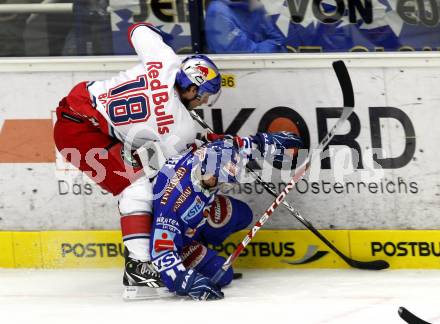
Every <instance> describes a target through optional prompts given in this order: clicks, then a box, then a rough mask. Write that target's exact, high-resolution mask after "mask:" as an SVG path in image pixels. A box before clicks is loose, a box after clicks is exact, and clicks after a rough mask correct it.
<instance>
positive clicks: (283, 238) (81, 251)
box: [0, 230, 440, 269]
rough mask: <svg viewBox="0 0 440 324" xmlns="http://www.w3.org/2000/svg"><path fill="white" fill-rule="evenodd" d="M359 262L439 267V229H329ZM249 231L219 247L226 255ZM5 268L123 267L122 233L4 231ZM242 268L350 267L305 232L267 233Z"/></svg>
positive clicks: (1, 262)
mask: <svg viewBox="0 0 440 324" xmlns="http://www.w3.org/2000/svg"><path fill="white" fill-rule="evenodd" d="M322 233H323V234H324V235H325V236H326V237H327V238H328V239H329V240H330V241H331V242H332V243H333V244H334V245H335V246H337V247H338V248H339V249H340V250H341V251H342V252H343V253H345V254H346V255H348V256H350V257H352V258H354V259H356V260H374V259H382V260H386V261H388V262H389V263H390V265H391V268H394V269H405V268H407V269H409V268H412V269H440V231H436V230H379V231H376V230H368V231H367V230H324V231H322ZM245 234H246V231H240V232H238V233H235V234H233V235H232V236H231V237H230V238H229V239H228V240H227V241H226V242H224V243H223V244H222V245H221V246H219V247H216V248H215V249H216V250H218V251H219V253H220V254H221V255H224V256H227V255H229V254H230V253H232V252H233V251H234V249H235V248H236V246H237V244H239V243H240V242H241V240H242V239H243V237H244V235H245ZM0 251H1V253H0V267H1V268H108V267H121V266H122V265H123V244H122V238H121V233H120V231H45V232H0ZM236 266H237V267H240V268H348V266H347V265H346V264H345V263H344V262H343V261H342V260H341V258H339V257H338V256H337V255H336V254H335V253H334V252H333V251H331V250H330V249H329V248H328V247H327V246H325V245H324V244H323V243H322V242H321V241H320V240H319V239H317V238H316V237H315V236H314V235H313V234H312V233H311V232H309V231H306V230H262V231H260V232H258V235H257V236H256V237H255V239H254V240H253V241H251V243H250V244H249V245H248V247H247V248H246V250H245V251H244V252H243V253H242V255H241V256H240V257H239V258H238V259H237V262H236Z"/></svg>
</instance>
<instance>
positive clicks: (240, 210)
mask: <svg viewBox="0 0 440 324" xmlns="http://www.w3.org/2000/svg"><path fill="white" fill-rule="evenodd" d="M233 208H234V217H236V219H237V221H236V224H237V225H236V228H235V231H239V230H242V229H244V228H246V227H247V226H248V225H249V224H250V223H251V222H252V219H253V213H252V209H251V208H250V207H249V206H248V204H246V203H244V202H243V201H240V200H236V199H234V206H233Z"/></svg>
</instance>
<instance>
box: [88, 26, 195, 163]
mask: <svg viewBox="0 0 440 324" xmlns="http://www.w3.org/2000/svg"><path fill="white" fill-rule="evenodd" d="M129 37H130V42H131V44H132V45H133V47H134V49H135V50H136V53H137V54H138V56H139V58H140V60H141V62H142V63H141V64H138V65H136V66H134V67H133V68H131V69H128V70H126V71H122V72H120V73H119V75H117V76H115V77H113V78H111V79H108V80H103V81H95V82H91V83H89V85H88V90H89V92H90V94H91V96H92V99H93V101H94V103H95V105H96V109H97V110H98V111H99V112H100V113H101V115H103V116H104V118H105V119H106V120H107V123H108V126H109V129H108V132H109V134H110V135H112V136H114V137H116V138H118V139H119V140H121V141H123V142H125V143H127V144H129V145H132V147H133V148H134V149H137V148H139V147H141V146H144V145H146V144H148V142H151V141H155V142H161V145H160V146H161V147H164V148H165V150H164V152H163V153H164V155H165V157H166V158H167V157H168V156H169V154H175V153H176V152H180V151H182V150H184V149H186V146H187V145H188V144H191V143H192V142H193V141H194V139H195V136H196V130H195V126H194V122H193V120H192V118H191V116H190V114H189V112H188V111H187V110H186V108H185V106H184V105H183V104H182V102H181V101H180V98H179V96H178V94H177V93H176V91H175V89H174V83H175V78H176V74H177V72H178V70H179V66H180V59H179V57H178V56H177V55H176V54H175V53H174V51H173V50H172V49H171V48H170V47H169V46H168V45H166V44H165V43H164V42H163V40H162V37H161V36H160V35H159V34H158V33H157V32H156V31H155V30H154V28H153V29H152V28H150V27H148V26H145V25H137V26H134V28H133V27H132V28H131V31H130V36H129Z"/></svg>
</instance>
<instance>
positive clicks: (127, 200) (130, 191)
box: [118, 177, 153, 216]
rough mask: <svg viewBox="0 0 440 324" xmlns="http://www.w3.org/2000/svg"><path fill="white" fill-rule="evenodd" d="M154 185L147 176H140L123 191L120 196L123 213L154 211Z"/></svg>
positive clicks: (120, 208) (120, 209) (120, 207)
mask: <svg viewBox="0 0 440 324" xmlns="http://www.w3.org/2000/svg"><path fill="white" fill-rule="evenodd" d="M152 199H153V196H152V186H151V183H150V182H149V181H148V179H146V178H144V177H143V178H140V179H138V180H136V181H135V182H134V183H132V184H131V185H129V186H128V187H127V188H125V189H124V191H122V193H121V196H120V198H119V204H118V205H119V212H120V213H121V215H122V216H123V215H129V214H133V213H139V212H142V213H149V214H151V213H152V210H153V206H152Z"/></svg>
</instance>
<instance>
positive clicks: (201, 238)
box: [150, 132, 302, 300]
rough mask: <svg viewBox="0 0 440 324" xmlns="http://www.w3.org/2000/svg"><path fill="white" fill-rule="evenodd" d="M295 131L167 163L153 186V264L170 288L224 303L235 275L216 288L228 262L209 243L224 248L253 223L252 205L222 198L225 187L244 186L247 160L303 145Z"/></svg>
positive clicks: (210, 147) (214, 145) (218, 144)
mask: <svg viewBox="0 0 440 324" xmlns="http://www.w3.org/2000/svg"><path fill="white" fill-rule="evenodd" d="M301 144H302V142H301V140H300V139H299V138H298V137H297V136H296V135H294V134H293V133H287V132H279V133H273V134H267V133H257V134H256V135H255V136H249V137H243V138H240V137H234V138H233V139H223V140H216V141H214V142H211V143H208V144H206V145H205V146H202V147H200V148H199V149H197V150H195V151H194V150H193V151H189V152H186V153H183V154H181V155H177V156H174V157H173V158H171V159H168V161H167V163H166V164H165V165H164V167H163V168H162V169H161V170H160V172H159V173H158V175H157V178H156V179H155V184H154V188H153V192H154V197H155V200H154V205H153V213H154V219H153V230H152V233H151V235H152V240H150V242H151V243H150V254H151V260H152V261H153V264H154V266H155V268H156V269H157V271H158V272H159V273H160V275H161V278H162V280H163V282H164V283H165V285H166V286H167V288H168V289H169V290H170V291H171V292H174V293H175V294H176V295H178V296H189V297H191V298H193V299H196V300H209V299H221V298H223V293H222V292H221V287H224V286H226V285H227V284H229V283H230V282H231V280H232V277H233V270H232V268H230V269H229V270H228V272H226V274H225V275H224V276H223V277H222V279H221V280H220V282H219V283H218V285H214V284H213V283H212V282H211V280H210V278H212V277H213V276H214V274H215V273H216V272H217V270H218V269H219V268H220V267H221V265H222V264H223V262H224V261H225V259H224V258H223V257H220V256H218V255H217V252H215V251H214V250H211V249H210V248H208V247H207V246H206V245H207V244H213V245H219V244H221V243H222V242H223V241H224V240H225V239H226V238H227V237H228V236H229V235H230V234H232V233H234V232H236V231H239V230H241V229H244V228H245V227H247V226H248V225H249V224H250V222H251V221H252V217H253V214H252V211H251V209H250V208H249V206H248V205H247V204H246V203H244V202H242V201H239V200H237V199H234V198H232V197H228V196H224V195H220V194H218V191H219V186H220V185H221V184H222V183H237V182H242V181H241V180H242V178H243V176H245V172H244V171H245V166H246V164H247V162H249V161H250V160H253V159H256V158H274V159H277V160H280V159H282V158H283V154H284V150H286V149H291V148H299V147H301Z"/></svg>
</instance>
